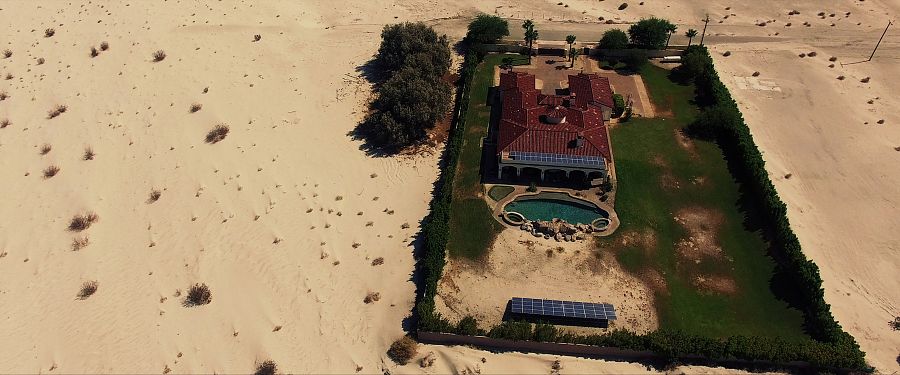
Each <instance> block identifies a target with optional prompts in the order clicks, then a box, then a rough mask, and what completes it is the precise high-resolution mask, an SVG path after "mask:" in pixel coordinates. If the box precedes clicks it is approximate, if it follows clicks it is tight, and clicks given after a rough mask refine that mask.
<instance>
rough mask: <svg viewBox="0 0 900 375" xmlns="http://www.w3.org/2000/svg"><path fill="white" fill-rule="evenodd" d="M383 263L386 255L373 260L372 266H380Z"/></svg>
mask: <svg viewBox="0 0 900 375" xmlns="http://www.w3.org/2000/svg"><path fill="white" fill-rule="evenodd" d="M382 264H384V257H378V258H375V260H373V261H372V266H380V265H382Z"/></svg>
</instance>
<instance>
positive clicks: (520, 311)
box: [509, 297, 616, 327]
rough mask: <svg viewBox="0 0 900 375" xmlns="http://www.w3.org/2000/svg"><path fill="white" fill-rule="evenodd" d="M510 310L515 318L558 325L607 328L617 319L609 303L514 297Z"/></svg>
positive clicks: (510, 303)
mask: <svg viewBox="0 0 900 375" xmlns="http://www.w3.org/2000/svg"><path fill="white" fill-rule="evenodd" d="M509 309H510V310H509V311H510V313H511V314H512V316H513V317H514V318H531V319H534V320H546V321H549V322H551V323H556V324H571V325H590V326H598V325H599V326H604V327H605V326H606V324H608V322H609V321H610V320H615V319H616V311H615V308H614V307H613V305H611V304H608V303H590V302H575V301H560V300H549V299H540V298H523V297H513V298H512V299H511V300H510V302H509Z"/></svg>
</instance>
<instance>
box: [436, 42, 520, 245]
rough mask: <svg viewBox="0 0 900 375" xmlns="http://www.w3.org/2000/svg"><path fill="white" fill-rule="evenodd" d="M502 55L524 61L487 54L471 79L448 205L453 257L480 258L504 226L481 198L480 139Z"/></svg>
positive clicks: (485, 134)
mask: <svg viewBox="0 0 900 375" xmlns="http://www.w3.org/2000/svg"><path fill="white" fill-rule="evenodd" d="M504 58H512V59H515V60H522V59H526V60H527V58H526V57H520V56H516V55H488V56H487V57H485V59H484V62H482V63H481V65H480V66H479V67H478V70H477V71H476V72H475V77H474V79H473V81H472V89H471V92H470V93H469V108H468V111H467V113H466V114H465V116H466V128H465V129H464V136H463V144H462V147H461V148H460V153H459V164H457V168H456V176H455V178H454V180H453V201H452V202H451V204H450V240H449V242H448V243H447V249H448V251H449V252H450V256H453V257H465V258H469V259H477V258H479V257H481V256H482V255H484V254H485V253H486V252H487V250H488V249H489V248H490V246H491V244H492V243H493V242H494V239H495V238H496V237H497V234H499V233H500V231H501V230H502V229H503V225H502V224H500V223H499V222H497V220H494V218H493V217H491V211H490V208H488V205H487V203H486V202H485V201H484V198H482V195H483V190H484V189H483V185H482V184H481V156H482V152H481V140H482V139H483V138H484V137H485V136H487V132H488V126H489V123H490V119H491V107H490V106H488V105H487V96H488V91H489V89H490V87H491V86H492V83H493V79H494V67H495V66H497V65H500V64H502V63H503V59H504ZM514 63H515V62H514Z"/></svg>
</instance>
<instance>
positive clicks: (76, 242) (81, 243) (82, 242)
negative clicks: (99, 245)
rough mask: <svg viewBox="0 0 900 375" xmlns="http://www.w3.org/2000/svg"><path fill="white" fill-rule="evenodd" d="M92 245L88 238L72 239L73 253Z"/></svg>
mask: <svg viewBox="0 0 900 375" xmlns="http://www.w3.org/2000/svg"><path fill="white" fill-rule="evenodd" d="M90 243H91V240H90V239H88V237H75V238H73V239H72V251H78V250H81V249H83V248H85V247H86V246H87V245H89V244H90Z"/></svg>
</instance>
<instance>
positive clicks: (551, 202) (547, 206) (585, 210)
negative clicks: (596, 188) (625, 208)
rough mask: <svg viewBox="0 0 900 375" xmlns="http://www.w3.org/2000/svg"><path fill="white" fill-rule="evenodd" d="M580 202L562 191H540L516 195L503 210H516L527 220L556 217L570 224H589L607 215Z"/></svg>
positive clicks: (607, 215) (546, 219)
mask: <svg viewBox="0 0 900 375" xmlns="http://www.w3.org/2000/svg"><path fill="white" fill-rule="evenodd" d="M582 202H583V203H579V202H578V199H575V198H572V197H570V196H569V195H567V194H563V193H540V194H537V195H529V196H524V197H518V198H516V199H515V200H513V201H512V202H509V203H507V204H506V206H505V207H504V210H506V211H512V212H518V213H520V214H522V215H524V216H525V218H526V219H528V220H545V221H550V220H553V219H554V218H558V219H563V220H565V221H567V222H569V223H572V224H575V223H582V224H590V223H591V222H592V221H594V220H595V219H597V218H600V217H609V214H608V213H607V212H606V211H603V210H601V209H600V208H598V207H597V206H595V205H594V204H592V203H590V202H587V201H582Z"/></svg>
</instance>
